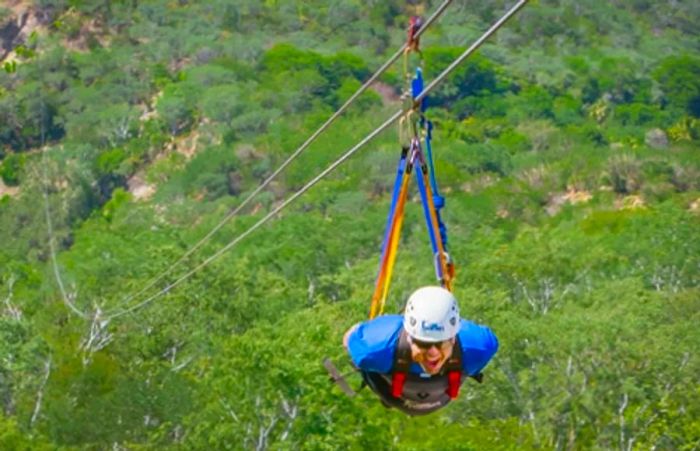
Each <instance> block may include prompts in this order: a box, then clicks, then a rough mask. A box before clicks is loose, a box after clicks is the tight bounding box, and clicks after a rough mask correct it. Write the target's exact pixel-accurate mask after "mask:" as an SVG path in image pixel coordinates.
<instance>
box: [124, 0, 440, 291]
mask: <svg viewBox="0 0 700 451" xmlns="http://www.w3.org/2000/svg"><path fill="white" fill-rule="evenodd" d="M451 2H452V0H445V1H444V2H443V3H442V5H440V7H439V8H438V9H437V10H436V11H435V12H434V13H433V15H432V16H430V18H428V20H426V22H425V24H424V25H423V26H422V27H421V28H420V29H419V30H418V31H417V32H416V34H415V37H416V38H418V37H419V36H420V35H421V34H422V33H423V31H425V30H426V29H428V27H430V25H431V24H432V23H433V22H434V21H435V20H436V19H437V18H438V17H440V15H441V14H442V13H443V12H444V11H445V9H446V8H447V6H449V4H450V3H451ZM407 45H408V44H407V43H404V44H403V46H402V47H401V48H400V49H399V50H398V51H397V52H396V53H395V54H394V55H392V56H391V58H389V60H387V62H386V63H384V65H382V66H381V67H380V68H379V69H378V70H377V71H376V72H375V73H374V74H373V75H372V76H371V77H370V78H369V79H368V80H367V81H366V82H365V83H364V84H363V85H362V86H361V87H360V88H359V89H358V90H357V91H356V92H355V93H354V94H353V95H352V96H351V97H350V98H349V99H348V100H347V101H346V102H345V103H344V104H343V105H342V106H341V107H340V108H339V109H338V111H336V112H335V113H334V114H333V115H332V116H331V117H330V118H328V120H326V122H325V123H324V124H323V125H321V127H319V129H318V130H316V132H314V133H313V134H312V135H311V136H310V137H309V138H308V139H307V140H306V141H305V142H304V143H303V144H302V145H301V146H300V147H299V148H298V149H297V150H295V151H294V153H292V154H291V155H290V156H289V157H288V158H287V159H286V160H285V161H284V163H282V164H281V165H280V167H279V168H277V169H276V170H275V172H273V173H272V174H271V175H270V176H269V177H267V179H265V180H264V181H263V182H262V183H261V184H260V186H258V187H257V188H256V189H255V190H254V191H253V192H252V193H250V194H249V195H248V197H246V198H245V199H244V200H243V202H241V203H240V204H239V205H238V206H237V207H236V208H235V209H234V210H232V211H231V212H230V213H228V214H227V215H226V217H224V219H222V220H221V222H219V223H218V224H217V225H216V226H215V227H214V228H213V229H212V230H211V231H210V232H209V233H207V234H206V235H205V236H204V237H202V238H201V239H200V240H199V241H198V242H197V243H196V244H195V245H194V246H192V247H191V248H190V249H189V250H188V251H187V252H185V253H184V254H183V255H182V256H181V257H180V258H179V259H178V260H177V261H176V262H175V263H173V264H172V265H171V266H170V267H169V268H168V269H166V270H165V271H163V272H162V273H160V274H159V275H157V276H156V277H154V278H152V279H151V280H149V281H148V282H146V285H145V286H144V287H143V288H141V289H140V290H139V291H137V292H136V293H133V294H131V295H128V296H127V297H125V298H124V299H123V300H122V304H126V303H128V302H129V301H131V300H132V299H134V298H136V297H139V296H140V295H141V294H143V293H144V292H146V291H147V290H148V289H150V288H151V287H153V286H154V285H155V284H156V283H158V282H159V281H161V280H162V279H163V278H164V277H165V276H167V275H168V274H170V273H171V272H172V271H173V269H175V267H176V266H178V265H179V264H180V263H182V262H183V261H184V260H185V259H187V257H189V256H190V255H192V254H193V253H194V252H195V251H197V250H198V249H199V248H200V247H202V245H204V243H206V242H207V241H208V240H209V239H210V238H211V237H212V236H213V235H214V234H215V233H216V232H218V231H219V230H220V229H221V228H222V227H223V226H224V225H225V224H226V223H228V222H229V221H230V220H231V219H232V218H233V217H234V216H236V215H237V214H238V213H240V211H241V210H242V209H243V208H244V207H245V206H246V205H248V203H250V201H251V200H252V199H253V198H254V197H255V196H257V195H258V194H259V193H260V192H261V191H262V190H263V189H265V188H266V187H267V186H268V185H269V184H270V183H271V182H272V181H273V180H274V179H275V178H276V177H277V176H278V175H279V174H280V173H281V172H282V171H283V170H284V169H286V168H287V166H289V164H291V163H292V161H294V160H295V159H296V158H297V157H298V156H299V155H300V154H301V153H302V152H303V151H304V150H306V149H307V148H308V147H309V146H310V145H311V144H312V143H313V142H314V141H315V140H316V138H318V137H319V136H320V135H321V133H323V132H324V131H325V130H326V129H327V128H328V127H330V125H331V124H332V123H333V122H335V120H336V119H337V118H338V117H340V115H341V114H343V113H344V112H345V111H346V110H347V109H348V108H349V107H350V105H351V104H352V103H353V102H354V101H355V99H357V98H358V97H359V96H360V95H361V94H363V93H364V92H365V91H366V90H367V89H368V88H369V87H370V86H371V85H372V83H374V82H375V81H376V80H377V78H379V77H380V76H381V75H382V74H383V73H384V72H385V71H386V70H387V68H389V66H391V65H392V64H393V63H394V62H395V61H396V60H397V59H398V58H399V57H400V56H401V55H403V53H404V51H405V50H406V49H407Z"/></svg>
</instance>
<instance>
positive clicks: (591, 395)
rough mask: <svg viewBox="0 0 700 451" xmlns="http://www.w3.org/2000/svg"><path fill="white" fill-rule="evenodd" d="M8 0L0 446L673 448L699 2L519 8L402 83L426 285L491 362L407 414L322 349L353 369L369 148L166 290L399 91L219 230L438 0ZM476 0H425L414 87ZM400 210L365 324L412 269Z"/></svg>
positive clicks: (690, 312) (690, 239)
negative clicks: (493, 352)
mask: <svg viewBox="0 0 700 451" xmlns="http://www.w3.org/2000/svg"><path fill="white" fill-rule="evenodd" d="M25 3H26V2H25ZM31 3H32V11H37V12H39V13H40V14H38V15H37V16H36V17H35V19H36V24H37V26H38V28H37V30H36V32H35V33H30V34H29V35H28V36H27V37H26V39H24V41H23V42H22V43H21V44H19V46H17V45H14V44H13V45H14V47H13V50H14V55H13V57H12V60H11V61H9V60H8V61H5V63H6V64H5V65H4V66H5V68H6V69H9V70H7V71H5V72H3V74H2V76H1V77H0V160H1V162H0V175H1V176H2V178H3V182H4V184H3V185H0V187H2V188H3V189H4V190H6V193H7V195H4V196H3V194H5V193H4V192H3V193H0V196H3V197H2V198H1V200H0V242H2V243H3V245H2V246H1V247H0V355H1V356H2V359H0V407H1V409H2V410H1V411H0V448H3V449H5V448H7V449H74V448H75V449H83V448H89V449H92V448H95V449H102V448H105V447H113V448H128V449H162V448H166V449H168V448H184V449H252V448H255V449H268V448H271V449H299V448H301V449H346V448H350V449H356V448H372V449H416V450H418V449H426V448H439V449H542V448H544V449H550V448H551V449H564V448H565V449H611V448H620V449H647V448H649V449H651V448H655V449H688V450H690V449H694V448H696V447H697V444H698V443H699V441H700V422H699V421H698V418H700V411H698V409H699V408H700V407H699V406H700V392H699V391H698V383H697V382H698V378H697V374H698V371H700V359H699V358H698V355H697V352H696V350H697V349H698V347H699V346H700V334H699V332H698V328H697V324H698V321H700V316H699V315H700V303H699V301H698V300H699V299H700V292H699V288H698V287H699V283H700V279H699V278H698V268H700V260H699V256H700V240H699V239H698V233H697V230H698V225H699V224H698V211H699V209H700V205H699V202H700V200H699V197H700V191H699V190H700V160H699V159H698V142H699V141H698V140H699V139H700V125H699V124H700V122H698V121H699V120H700V119H698V118H700V112H699V110H698V106H699V105H700V100H699V99H700V84H699V83H700V81H699V80H700V72H699V71H700V69H699V68H700V63H699V61H700V60H698V57H697V49H698V45H697V44H698V28H697V26H696V24H697V23H698V21H699V20H700V9H699V7H698V6H697V2H672V3H662V2H658V3H654V2H648V1H643V0H634V1H628V2H613V3H609V2H608V3H606V2H599V1H594V0H578V1H574V0H559V1H556V2H555V1H542V2H531V4H529V5H528V6H527V7H526V8H525V9H523V11H522V12H521V13H519V15H518V16H517V18H514V20H512V21H511V22H509V23H508V24H506V26H505V27H504V28H502V29H501V30H499V32H498V33H497V35H496V36H494V38H493V39H492V40H490V41H489V42H488V43H486V44H485V45H484V46H483V48H482V49H481V50H480V51H479V52H478V53H477V54H475V55H473V56H472V57H470V58H469V59H468V60H467V61H465V63H464V64H463V65H461V66H460V67H459V68H457V70H456V71H455V72H454V73H453V74H452V75H451V76H450V77H448V79H447V80H445V81H444V82H443V83H442V84H441V85H439V86H438V87H437V88H436V90H435V91H434V92H433V94H431V96H430V98H429V102H428V104H429V109H428V111H427V113H426V114H427V115H428V116H429V118H430V119H432V120H433V122H434V125H435V128H434V141H433V146H434V151H435V167H436V176H437V179H438V181H439V184H440V191H441V194H443V195H444V196H445V197H446V199H447V207H446V208H445V210H444V211H443V218H444V219H445V221H446V223H447V225H448V228H449V229H448V230H449V236H450V240H449V249H450V254H451V255H452V256H453V257H454V259H455V260H456V263H457V270H458V273H457V277H458V278H457V287H456V294H457V296H458V298H459V299H460V302H461V305H462V310H463V311H464V314H465V316H467V317H469V318H470V319H473V320H475V321H477V322H481V323H484V324H487V325H489V326H490V327H492V328H493V329H494V331H495V332H496V333H497V335H498V337H499V339H500V341H501V347H500V350H499V353H498V354H497V356H496V358H495V359H494V361H493V362H492V363H491V364H490V365H489V366H488V368H487V370H486V382H485V383H484V384H483V385H479V386H477V385H475V384H471V383H467V384H466V385H465V386H464V388H463V393H462V395H461V397H460V399H458V400H457V401H455V402H453V403H451V404H450V405H449V406H448V407H446V408H445V409H443V410H442V411H440V412H439V413H436V414H432V415H430V416H428V417H425V418H413V419H410V420H409V419H407V418H406V417H404V416H403V415H401V414H399V413H397V412H395V411H391V410H386V409H384V408H383V407H382V406H381V405H380V404H379V403H378V402H377V401H376V399H375V398H374V396H372V394H371V393H369V391H368V390H363V391H361V392H360V394H359V396H358V397H356V398H352V399H349V398H346V397H345V396H344V395H342V394H341V393H340V391H339V390H337V389H336V388H335V387H334V386H333V385H332V384H330V383H329V382H328V379H327V376H326V374H325V372H324V370H323V368H322V367H321V364H320V362H321V360H322V358H323V357H325V356H329V357H330V358H331V359H333V360H334V361H335V362H337V363H338V365H339V366H340V367H341V369H342V370H343V371H345V370H348V371H350V370H351V368H350V366H349V365H348V364H347V363H346V359H345V356H344V351H343V349H342V347H341V345H340V340H341V337H342V334H343V332H344V331H345V330H346V329H347V328H348V327H350V326H351V325H352V324H354V323H355V322H357V321H360V320H362V319H363V318H364V317H365V315H366V313H367V308H368V299H369V297H370V293H371V289H372V284H373V281H374V276H375V271H376V266H377V258H378V252H379V247H380V244H381V238H382V237H381V233H382V230H383V228H384V226H385V221H386V211H387V208H388V206H389V202H390V199H389V196H390V192H391V187H392V182H393V176H394V174H395V166H396V162H397V159H398V155H399V150H400V149H399V145H398V144H397V139H396V135H395V133H391V134H389V133H387V134H385V135H383V136H380V137H377V138H376V140H375V141H373V142H372V143H371V144H370V145H369V146H368V148H366V149H364V150H363V151H362V152H359V153H357V154H356V155H355V156H354V157H353V158H352V159H350V160H349V161H347V162H346V163H345V164H344V165H343V166H341V167H340V168H339V169H338V170H337V171H336V172H334V173H333V174H331V175H330V176H329V177H327V178H325V179H324V180H323V181H321V182H320V183H319V184H318V185H317V186H315V187H314V188H313V189H311V190H310V191H309V192H308V193H306V194H305V195H304V196H303V197H301V198H300V199H299V200H298V201H297V202H295V203H294V204H291V205H290V206H289V208H288V209H286V210H284V212H283V213H282V214H281V215H280V218H278V220H277V221H272V222H271V223H270V224H269V225H266V226H265V227H264V228H263V229H262V230H258V231H256V232H255V233H253V234H251V235H250V236H247V237H246V238H245V239H243V240H240V242H238V241H236V242H235V246H233V247H232V248H231V250H230V251H229V252H227V253H225V254H223V255H221V256H220V257H218V258H217V259H215V260H214V261H212V262H210V263H211V264H207V265H206V266H204V267H203V268H201V269H200V270H198V271H197V272H195V273H193V274H192V275H191V277H188V278H186V279H180V278H181V277H182V276H184V275H186V274H187V273H188V272H189V271H190V270H191V269H192V268H195V267H197V266H198V265H200V264H202V263H203V262H205V261H206V260H207V259H208V258H209V257H210V256H212V255H213V254H214V253H215V252H217V251H219V250H221V249H223V248H224V247H225V246H227V245H229V244H230V243H233V240H236V239H237V237H239V236H240V234H241V233H244V232H245V231H246V230H248V227H250V226H251V225H253V224H255V223H256V222H258V221H259V220H260V219H261V218H263V217H264V216H265V215H266V214H267V212H269V211H270V209H272V208H274V207H276V206H278V205H280V202H282V201H283V200H284V199H287V198H288V197H289V196H290V195H291V194H292V193H293V192H294V191H296V190H297V189H299V188H300V187H302V186H304V185H305V184H306V183H307V182H308V181H309V180H310V179H311V178H312V177H314V176H316V175H317V174H318V173H319V172H320V171H321V170H323V168H325V167H327V165H328V164H330V163H331V162H332V161H334V160H335V159H336V158H338V156H339V155H340V154H341V153H342V152H344V151H346V150H347V149H349V148H351V147H352V146H354V145H355V144H356V143H357V142H358V140H359V139H360V138H361V137H363V136H365V135H366V134H367V133H369V132H370V131H372V130H373V129H374V128H375V127H376V126H377V125H379V124H380V123H381V122H382V121H383V120H384V119H383V118H385V117H387V116H388V115H389V114H390V113H391V112H393V111H395V110H396V109H397V108H399V106H400V99H399V98H398V96H397V93H399V92H401V90H402V89H404V86H403V84H404V81H405V80H404V78H405V77H404V74H403V70H402V68H401V67H399V68H397V69H392V70H391V71H390V72H389V73H387V74H385V75H384V76H383V77H382V78H381V80H382V81H381V82H378V83H375V85H373V86H372V89H370V90H369V91H368V92H367V93H365V94H364V95H363V96H361V97H360V98H359V99H358V101H357V102H356V103H354V105H353V107H352V108H351V109H350V110H349V111H348V112H347V113H346V114H345V115H344V116H343V117H342V118H341V119H340V120H339V121H338V122H336V123H335V124H334V125H333V127H331V128H330V129H329V130H328V131H327V132H326V133H325V134H324V135H323V136H322V137H321V138H320V139H319V140H318V141H317V142H315V143H314V144H312V145H311V146H310V147H309V149H308V150H307V151H306V152H305V153H304V154H303V155H301V156H300V158H299V159H298V160H296V161H295V162H294V163H292V164H291V165H290V166H289V167H288V168H287V169H286V170H285V172H284V173H283V174H281V175H280V176H279V177H277V178H276V179H275V180H274V181H273V182H272V183H270V185H269V186H268V188H267V189H266V190H265V191H264V192H263V193H260V195H259V196H257V197H256V198H254V199H253V200H252V202H251V203H250V205H249V206H248V208H247V209H245V210H243V211H242V212H241V214H239V215H238V216H236V217H234V218H232V219H231V220H230V221H228V222H226V224H222V223H221V221H222V220H223V218H225V217H227V216H228V215H229V213H230V212H231V211H233V209H235V208H236V207H238V206H239V205H240V204H241V202H242V201H243V199H245V198H247V195H248V194H250V193H252V192H253V190H254V189H256V188H257V187H258V186H259V184H260V183H261V182H262V181H263V180H265V179H266V178H267V177H269V176H270V174H272V171H273V170H275V169H276V168H278V167H279V165H280V164H281V163H282V162H283V161H285V160H286V159H287V158H288V157H289V155H290V154H291V153H292V152H293V151H294V150H296V149H297V148H298V147H299V146H300V145H301V144H302V143H303V142H304V141H305V139H306V138H307V137H308V136H309V135H311V133H313V132H314V131H315V130H316V129H317V127H318V126H319V125H320V124H322V123H324V122H325V121H326V119H327V118H328V117H329V116H330V115H331V113H332V112H333V111H335V110H336V109H337V108H338V107H339V106H340V105H342V104H343V103H344V102H345V101H346V100H347V99H348V98H349V97H350V96H351V95H352V94H353V93H354V92H355V90H356V89H357V88H358V87H359V86H360V84H361V83H363V82H364V81H365V80H366V79H367V78H368V77H369V74H370V73H371V72H372V71H373V70H374V68H376V67H378V66H379V64H381V63H382V62H383V61H384V60H385V58H386V57H387V56H388V55H390V54H391V53H392V52H393V51H394V48H395V47H398V46H399V45H400V44H401V41H402V40H403V39H404V36H405V23H406V21H407V18H408V17H409V16H411V15H414V14H423V15H425V14H427V12H428V11H432V10H433V9H434V8H435V7H436V6H437V2H423V3H421V2H418V3H416V2H409V4H406V3H405V2H399V1H395V0H388V1H379V2H377V1H373V2H359V1H356V0H333V1H326V0H324V1H320V0H312V1H304V2H301V1H297V0H274V1H265V2H260V1H254V0H244V1H237V2H230V1H223V0H214V1H210V2H184V1H180V2H172V1H169V0H152V1H148V2H133V1H112V2H109V1H107V2H105V1H102V2H89V1H69V2H67V1H63V0H36V1H34V2H31ZM18 5H20V6H17V7H18V8H21V6H22V5H24V4H23V3H22V2H20V3H19V4H18ZM506 6H507V5H506V3H504V2H500V1H488V2H481V3H479V4H473V5H469V6H468V7H467V6H465V5H461V4H454V2H453V4H452V5H450V9H449V10H448V12H447V14H446V15H445V16H443V17H441V18H440V21H439V23H438V24H436V25H435V26H434V27H433V28H431V29H430V30H429V31H428V32H427V33H426V34H425V35H424V36H423V37H422V38H421V41H422V42H421V46H422V59H423V69H424V74H425V77H426V80H427V81H430V80H432V79H434V77H435V76H436V75H437V74H438V73H439V72H440V71H442V70H443V69H444V68H445V67H447V66H448V65H449V64H450V63H451V62H452V60H453V59H454V58H455V57H456V56H458V55H459V54H461V52H462V51H463V50H464V49H465V48H466V46H467V45H469V44H470V43H471V42H472V41H473V39H475V38H477V37H478V36H479V35H480V33H481V32H482V30H484V29H486V27H487V26H489V24H490V23H492V22H493V21H495V20H496V19H497V18H498V17H499V16H500V13H501V11H503V10H504V8H505V7H506ZM14 14H15V13H14V10H10V9H0V22H1V23H0V30H6V29H9V28H5V26H6V24H14V23H16V22H12V21H13V20H14V19H16V17H13V15H14ZM10 28H11V27H10ZM3 42H4V41H3ZM419 60H420V57H419V56H418V55H417V54H413V53H412V54H410V55H409V58H408V59H407V62H408V64H409V66H413V65H414V64H418V63H419ZM398 66H401V64H400V63H399V65H398ZM5 185H6V186H7V187H6V186H5ZM416 199H417V194H416V193H415V192H414V191H412V192H411V197H410V201H409V202H408V205H407V211H406V218H405V222H404V231H403V235H402V240H401V243H400V246H399V256H398V261H397V266H396V269H395V272H394V280H393V282H392V290H391V292H390V297H389V300H388V305H387V310H390V311H394V312H397V311H400V309H401V307H402V304H403V302H404V300H405V298H406V297H407V296H408V294H409V293H410V292H411V291H412V290H413V289H414V288H416V286H417V285H423V284H430V283H434V275H433V268H432V263H431V262H432V260H433V256H432V255H431V251H430V247H429V245H428V239H427V237H426V234H425V226H424V224H423V218H422V211H421V209H420V206H419V205H418V203H417V201H416ZM215 228H216V229H217V230H216V233H214V234H213V235H212V236H211V237H210V239H209V240H208V241H207V242H205V243H203V244H202V246H201V248H199V249H197V251H196V252H191V253H188V254H187V256H186V257H183V255H184V254H185V253H186V252H188V250H189V249H191V248H192V246H193V245H194V243H198V242H199V240H200V239H202V237H203V236H205V235H207V234H209V233H210V232H211V231H213V230H214V229H215ZM180 260H182V261H180ZM178 261H180V264H178V265H176V266H173V264H174V263H175V262H178ZM159 276H160V277H159ZM156 295H160V296H158V297H154V296H156ZM70 306H73V308H72V309H71V308H70ZM76 311H77V312H81V313H82V316H79V315H77V314H75V312H76ZM348 379H349V381H350V384H351V385H353V386H358V385H359V382H360V381H359V378H358V377H357V376H356V375H354V374H353V373H352V372H351V374H350V375H349V376H348Z"/></svg>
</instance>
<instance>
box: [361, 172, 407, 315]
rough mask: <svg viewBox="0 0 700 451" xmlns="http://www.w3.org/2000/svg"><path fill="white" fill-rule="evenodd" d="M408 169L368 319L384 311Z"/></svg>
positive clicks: (399, 229) (401, 219)
mask: <svg viewBox="0 0 700 451" xmlns="http://www.w3.org/2000/svg"><path fill="white" fill-rule="evenodd" d="M408 169H409V167H408V166H407V167H406V171H405V172H404V174H403V179H402V180H401V189H400V190H399V197H398V199H397V203H396V208H395V210H394V216H393V218H392V219H391V226H390V229H389V234H388V237H387V239H388V240H389V241H388V242H387V243H386V248H385V249H384V255H382V262H381V265H380V267H379V275H378V276H377V283H376V284H375V287H374V293H373V294H372V304H371V306H370V312H369V318H370V319H373V318H375V317H376V316H377V315H381V314H382V312H383V311H384V304H385V302H386V295H387V293H388V291H389V278H390V277H391V272H392V270H393V267H394V260H395V258H396V250H397V248H398V243H399V237H400V235H401V225H402V224H403V212H404V206H405V204H406V198H407V193H408V181H409V179H410V177H409V175H410V171H409V170H408Z"/></svg>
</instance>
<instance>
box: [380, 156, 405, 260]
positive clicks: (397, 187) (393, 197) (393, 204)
mask: <svg viewBox="0 0 700 451" xmlns="http://www.w3.org/2000/svg"><path fill="white" fill-rule="evenodd" d="M407 156H408V149H402V150H401V158H400V159H399V166H398V168H397V170H396V180H394V191H393V192H392V193H391V207H390V208H389V217H388V218H387V220H386V229H385V231H384V241H382V252H381V253H380V255H384V251H385V249H386V244H387V242H388V241H389V234H390V233H391V220H392V218H393V217H394V212H395V211H396V202H397V201H398V198H399V191H401V181H402V180H403V175H404V172H406V157H407ZM380 258H381V257H380Z"/></svg>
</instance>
